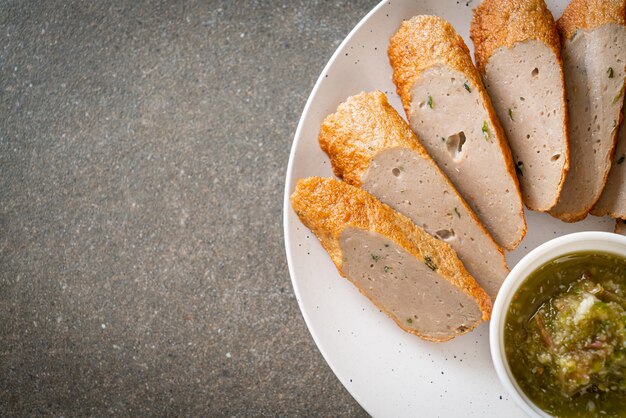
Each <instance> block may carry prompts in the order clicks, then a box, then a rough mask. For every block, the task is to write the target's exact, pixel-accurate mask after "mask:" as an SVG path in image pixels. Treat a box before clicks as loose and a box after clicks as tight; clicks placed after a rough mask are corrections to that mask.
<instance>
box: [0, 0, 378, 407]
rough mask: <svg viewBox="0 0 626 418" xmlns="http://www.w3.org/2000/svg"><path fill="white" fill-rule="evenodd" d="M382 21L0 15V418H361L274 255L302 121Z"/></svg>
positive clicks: (123, 9)
mask: <svg viewBox="0 0 626 418" xmlns="http://www.w3.org/2000/svg"><path fill="white" fill-rule="evenodd" d="M375 3H376V1H328V2H321V1H283V2H271V1H248V2H234V1H226V0H223V1H205V2H199V1H189V2H183V1H181V2H174V1H163V2H160V1H152V2H144V1H129V0H122V1H114V2H101V1H83V2H69V1H68V2H39V1H13V0H8V1H7V0H5V1H0V257H1V262H0V324H1V325H0V416H32V415H52V416H66V417H67V416H85V415H91V416H105V415H107V416H108V415H116V416H147V415H178V416H182V415H188V416H194V415H195V416H223V415H227V416H251V415H252V416H258V415H272V416H274V415H281V416H285V415H287V416H311V415H317V416H331V415H332V416H361V415H364V414H365V413H364V412H363V410H362V409H361V408H360V407H359V406H358V404H357V403H356V402H355V401H354V400H353V399H352V398H351V397H350V395H349V394H348V393H347V392H346V390H345V389H344V388H343V387H342V386H341V384H340V383H339V382H338V380H337V379H336V378H335V377H334V375H333V374H332V372H331V371H330V369H329V368H328V366H327V365H326V363H325V362H324V360H323V358H322V357H321V355H320V354H319V352H318V350H317V348H316V347H315V344H314V343H313V340H312V338H311V337H310V335H309V333H308V331H307V329H306V326H305V324H304V321H303V319H302V316H301V314H300V311H299V309H298V306H297V303H296V300H295V297H294V295H293V292H292V288H291V283H290V280H289V274H288V271H287V264H286V259H285V253H284V248H283V231H282V213H281V211H282V195H283V187H284V177H285V170H286V165H287V160H288V155H289V150H290V146H291V141H292V138H293V133H294V131H295V128H296V124H297V121H298V118H299V115H300V113H301V111H302V109H303V107H304V104H305V101H306V98H307V97H308V94H309V92H310V90H311V88H312V86H313V84H314V81H315V79H316V78H317V76H318V74H319V73H320V72H321V70H322V68H323V66H324V65H325V63H326V62H327V60H328V59H329V58H330V56H331V54H332V52H333V51H334V49H335V48H336V47H337V46H338V45H339V43H340V41H341V40H342V39H343V38H344V37H345V36H346V35H347V34H348V32H349V31H350V30H351V28H352V27H353V26H354V25H355V24H356V23H357V22H358V21H359V20H360V18H361V17H362V16H363V15H365V13H366V12H367V11H368V10H370V9H371V8H372V7H373V6H374V5H375Z"/></svg>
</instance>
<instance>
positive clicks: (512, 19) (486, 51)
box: [470, 0, 561, 74]
mask: <svg viewBox="0 0 626 418" xmlns="http://www.w3.org/2000/svg"><path fill="white" fill-rule="evenodd" d="M470 38H472V41H473V42H474V56H475V58H476V66H477V67H478V70H479V71H480V72H481V73H483V74H484V73H485V66H486V65H487V61H488V60H489V57H491V54H493V53H494V52H495V51H496V50H497V49H498V48H500V47H502V46H505V47H507V48H512V47H513V45H514V44H515V43H516V42H524V41H527V40H530V39H534V40H538V41H541V42H543V43H544V44H546V45H547V46H548V47H549V48H550V49H552V51H553V52H554V54H555V55H556V56H557V58H558V59H559V61H560V60H561V44H560V41H559V35H558V32H557V30H556V25H555V23H554V18H553V17H552V13H550V10H548V7H547V6H546V3H545V2H544V1H543V0H483V2H482V3H481V4H480V6H478V7H477V8H476V9H474V17H473V19H472V24H471V26H470Z"/></svg>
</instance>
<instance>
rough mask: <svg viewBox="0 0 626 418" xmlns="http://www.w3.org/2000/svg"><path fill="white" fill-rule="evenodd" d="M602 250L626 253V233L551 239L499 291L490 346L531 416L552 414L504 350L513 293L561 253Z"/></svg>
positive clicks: (503, 376)
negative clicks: (526, 387)
mask: <svg viewBox="0 0 626 418" xmlns="http://www.w3.org/2000/svg"><path fill="white" fill-rule="evenodd" d="M580 251H592V252H593V251H598V252H606V253H612V254H617V255H621V256H623V257H626V236H622V235H618V234H613V233H610V232H578V233H575V234H569V235H565V236H562V237H559V238H555V239H553V240H550V241H548V242H546V243H544V244H542V245H540V246H539V247H537V248H535V249H534V250H532V251H531V252H530V253H528V254H527V255H526V256H525V257H524V258H522V259H521V260H520V262H519V263H517V265H516V266H515V267H514V268H513V270H511V272H510V273H509V275H508V276H507V278H506V280H504V283H503V284H502V288H501V289H500V292H499V293H498V297H497V298H496V302H495V304H494V306H493V312H492V314H491V323H490V324H489V347H490V349H491V359H492V360H493V365H494V367H495V369H496V373H497V374H498V377H499V378H500V381H501V382H502V385H504V387H505V388H506V390H507V391H508V392H509V394H510V395H511V396H512V397H513V399H514V400H515V402H516V403H517V404H518V405H519V406H520V407H521V408H522V409H523V410H524V412H526V414H528V415H529V416H531V417H540V418H546V417H547V418H549V417H550V415H548V414H547V413H545V412H544V411H543V410H541V409H540V408H539V407H537V406H536V405H535V404H534V403H533V402H532V401H531V400H530V399H528V397H527V396H526V394H525V393H524V392H523V391H522V389H521V388H520V387H519V385H518V384H517V382H516V381H515V378H514V377H513V374H512V373H511V369H510V368H509V364H508V362H507V360H506V355H505V353H504V323H505V320H506V315H507V312H508V311H509V305H510V303H511V300H512V299H513V296H514V295H515V293H516V292H517V289H519V287H520V285H522V284H523V283H524V281H525V280H526V278H527V277H528V276H529V275H530V274H531V273H532V272H534V271H535V270H537V269H538V268H539V267H541V266H542V265H544V264H545V263H547V262H548V261H551V260H554V259H555V258H557V257H560V256H563V255H566V254H570V253H575V252H580Z"/></svg>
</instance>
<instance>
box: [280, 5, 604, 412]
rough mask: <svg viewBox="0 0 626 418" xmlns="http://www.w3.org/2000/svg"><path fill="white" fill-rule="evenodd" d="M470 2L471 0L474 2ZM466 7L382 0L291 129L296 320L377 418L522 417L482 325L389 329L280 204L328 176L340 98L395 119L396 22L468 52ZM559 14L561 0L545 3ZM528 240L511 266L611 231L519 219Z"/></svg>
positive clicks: (600, 224) (290, 254)
mask: <svg viewBox="0 0 626 418" xmlns="http://www.w3.org/2000/svg"><path fill="white" fill-rule="evenodd" d="M474 2H476V3H478V0H474ZM472 3H473V2H472V1H467V0H462V1H457V0H405V1H384V2H381V3H380V4H379V5H378V6H376V7H375V8H374V9H373V10H372V11H371V12H370V13H369V14H368V15H367V16H365V18H364V19H363V20H362V21H361V22H360V23H359V24H358V25H357V26H356V27H355V28H354V30H352V32H351V33H350V34H349V35H348V37H347V38H346V39H345V40H344V41H343V43H342V44H341V45H340V46H339V48H338V49H337V51H335V53H334V54H333V56H332V58H331V59H330V61H329V62H328V64H327V65H326V68H324V71H323V72H322V74H321V75H320V77H319V79H318V80H317V83H316V84H315V87H314V88H313V91H312V93H311V96H310V97H309V100H308V102H307V104H306V107H305V108H304V112H303V113H302V118H301V119H300V123H299V125H298V129H297V131H296V135H295V139H294V143H293V148H292V150H291V157H290V159H289V167H288V169H287V184H286V190H285V203H284V205H285V206H284V227H285V246H286V249H287V259H288V262H289V271H290V273H291V279H292V281H293V287H294V291H295V294H296V297H297V299H298V303H299V304H300V309H301V310H302V314H303V316H304V319H305V321H306V323H307V325H308V327H309V330H310V331H311V334H312V335H313V339H314V340H315V342H316V343H317V346H318V347H319V349H320V351H321V352H322V354H323V355H324V358H325V359H326V361H327V362H328V364H329V365H330V367H331V368H332V370H333V371H334V372H335V374H336V375H337V377H338V378H339V380H340V381H341V383H343V385H344V386H345V387H346V388H347V389H348V391H349V392H350V393H351V394H352V396H354V398H355V399H356V400H357V401H358V402H359V403H360V404H361V405H362V406H363V408H365V409H366V410H367V411H368V412H369V413H370V414H372V415H373V416H376V417H385V416H387V417H402V416H405V417H415V416H422V417H460V416H463V417H471V416H475V417H486V416H489V417H508V418H512V417H517V416H523V412H522V411H521V410H520V409H518V407H517V406H516V405H515V404H514V403H513V401H512V400H511V399H509V398H508V395H507V393H506V392H505V390H504V388H503V387H502V386H501V385H500V383H499V381H498V379H497V376H496V374H495V371H494V370H493V366H492V363H491V358H490V354H489V341H488V337H489V336H488V327H487V324H483V325H482V326H480V327H479V328H478V329H476V330H475V331H474V332H471V333H469V334H466V335H464V336H462V337H460V338H457V339H455V340H453V341H450V342H447V343H443V344H435V343H428V342H425V341H422V340H420V339H419V338H417V337H415V336H413V335H410V334H407V333H405V332H404V331H402V330H401V329H400V328H398V327H397V326H396V325H395V323H394V322H393V321H392V320H391V319H389V318H388V317H387V316H386V315H385V314H383V313H380V312H379V311H378V310H377V309H376V308H375V307H374V306H373V305H372V304H371V303H370V302H369V301H368V300H367V299H366V298H365V297H364V296H362V295H361V294H360V293H359V292H358V290H357V289H356V288H355V287H354V286H353V285H352V284H351V283H349V282H348V281H347V280H345V279H343V278H341V277H340V276H339V274H338V273H337V270H336V269H335V266H334V265H333V264H332V262H331V261H330V258H329V257H328V255H327V254H326V252H325V251H324V249H323V248H322V246H321V245H320V243H319V241H318V240H317V238H316V237H315V236H314V235H313V234H312V233H311V232H310V231H309V230H308V229H307V228H305V227H304V226H303V225H302V224H301V223H300V221H299V220H298V217H297V216H296V214H295V213H294V212H293V210H292V209H291V207H290V205H289V195H290V194H291V193H292V192H293V190H294V186H295V183H296V181H297V179H299V178H302V177H308V176H329V177H330V176H332V175H333V174H332V171H331V169H330V163H329V161H328V158H327V157H326V155H325V154H324V153H323V152H322V151H321V150H320V148H319V146H318V143H317V134H318V132H319V127H320V124H321V123H322V120H323V119H324V117H325V116H326V115H328V114H329V113H332V112H334V111H335V109H336V108H337V106H338V105H339V103H341V102H342V101H343V100H345V99H346V98H347V97H348V96H351V95H354V94H357V93H359V92H361V91H370V90H382V91H384V92H386V93H387V95H388V96H389V99H390V102H391V104H392V105H393V106H395V107H396V109H398V110H399V111H400V113H401V114H404V112H403V111H402V108H401V106H400V100H399V98H398V97H397V95H396V93H395V87H394V85H393V83H392V82H391V68H390V66H389V62H388V60H387V54H386V51H387V42H388V39H389V37H390V36H391V35H392V34H393V33H394V32H395V31H396V30H397V29H398V27H399V25H400V23H401V22H402V20H403V19H408V18H410V17H412V16H414V15H417V14H436V15H439V16H442V17H443V18H445V19H447V20H448V21H449V22H450V23H452V25H454V27H455V28H456V30H457V31H458V32H459V33H460V34H461V35H462V36H463V37H464V38H465V40H466V42H467V44H468V46H470V48H471V45H472V43H471V42H470V40H469V36H468V34H469V23H470V19H471V8H472V6H475V5H474V4H472ZM547 3H548V5H549V6H550V9H551V10H552V13H553V15H554V16H555V17H557V18H558V17H559V16H560V15H561V13H562V12H563V9H564V8H565V6H566V5H567V1H548V2H547ZM526 220H527V222H528V234H527V236H526V238H525V239H524V241H523V242H522V244H521V245H520V247H518V249H517V250H515V251H514V252H512V253H509V254H508V255H507V259H508V262H509V266H510V267H511V268H512V267H513V266H514V265H515V264H516V263H517V261H518V260H520V258H522V257H523V256H524V255H525V254H526V253H527V252H528V251H530V250H531V249H533V248H535V247H536V246H538V245H539V244H541V243H543V242H545V241H547V240H549V239H551V238H554V237H556V236H559V235H564V234H567V233H570V232H576V231H587V230H598V231H610V230H612V228H613V223H612V222H611V221H610V220H608V219H600V218H595V217H589V218H588V219H587V220H585V221H583V222H580V223H576V224H565V223H562V222H560V221H558V220H555V219H553V218H551V217H550V216H548V215H545V214H538V213H533V212H527V213H526Z"/></svg>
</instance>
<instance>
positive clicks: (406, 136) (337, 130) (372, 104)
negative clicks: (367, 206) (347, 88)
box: [318, 91, 430, 186]
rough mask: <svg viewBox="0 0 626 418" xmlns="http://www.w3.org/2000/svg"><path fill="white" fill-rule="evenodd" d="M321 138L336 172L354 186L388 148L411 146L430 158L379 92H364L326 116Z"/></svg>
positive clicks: (321, 144)
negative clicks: (373, 159) (374, 160)
mask: <svg viewBox="0 0 626 418" xmlns="http://www.w3.org/2000/svg"><path fill="white" fill-rule="evenodd" d="M318 140H319V143H320V147H321V148H322V150H323V151H324V152H325V153H326V154H328V156H329V157H330V162H331V164H332V166H333V171H334V172H335V175H336V176H337V177H340V178H342V179H343V180H345V181H347V182H348V183H350V184H352V185H354V186H361V177H362V176H363V174H364V173H365V171H366V170H367V167H369V164H370V161H371V159H372V158H374V156H375V155H376V154H378V153H379V152H380V151H382V150H385V149H387V148H392V147H405V148H411V149H413V150H415V151H416V152H417V153H419V154H420V155H421V156H423V157H424V156H425V157H427V158H430V157H428V154H427V153H426V150H425V149H424V147H422V145H421V144H420V143H419V142H418V141H417V138H416V137H415V134H414V133H413V131H412V130H411V128H410V127H409V126H408V125H407V124H406V122H405V121H404V119H402V117H401V116H400V115H399V114H398V112H396V110H395V109H394V108H393V107H392V106H391V105H390V104H389V102H388V101H387V97H386V96H385V95H384V94H383V93H381V92H380V91H375V92H372V93H361V94H358V95H356V96H352V97H349V98H348V99H347V100H346V101H345V102H343V103H342V104H340V105H339V107H338V108H337V112H335V113H333V114H332V115H329V116H327V117H326V119H324V122H323V123H322V128H321V130H320V134H319V137H318Z"/></svg>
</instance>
